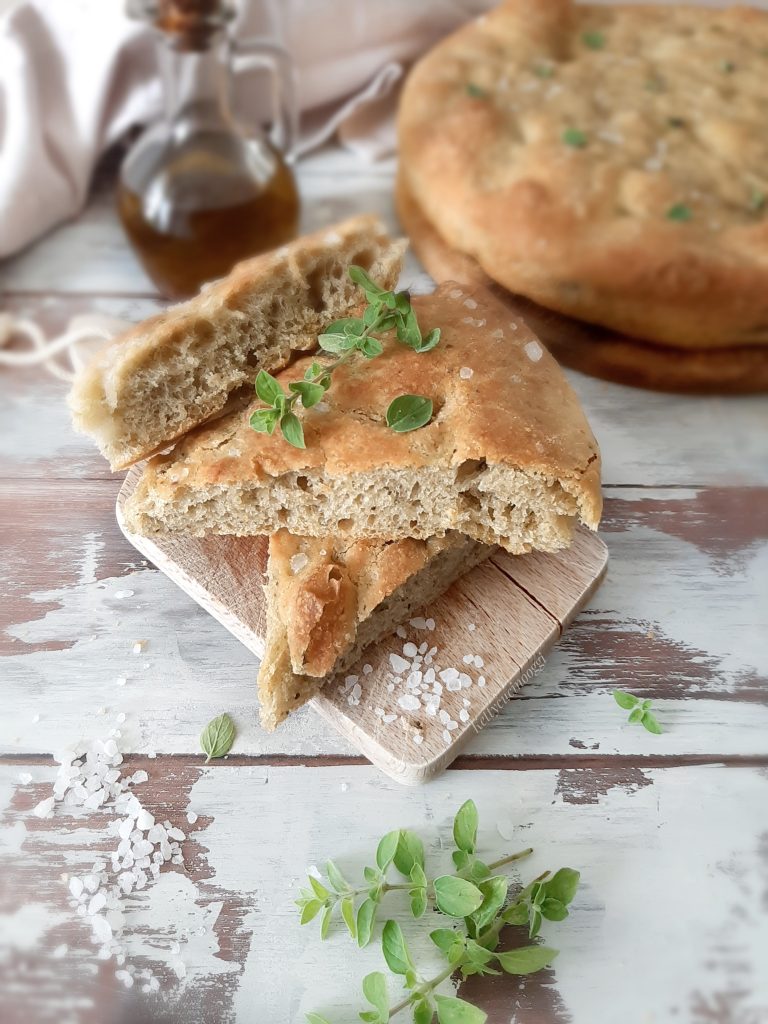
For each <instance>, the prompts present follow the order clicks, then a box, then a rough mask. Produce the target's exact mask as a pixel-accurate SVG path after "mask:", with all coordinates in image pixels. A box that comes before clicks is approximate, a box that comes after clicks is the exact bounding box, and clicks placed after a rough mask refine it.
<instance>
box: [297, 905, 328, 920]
mask: <svg viewBox="0 0 768 1024" xmlns="http://www.w3.org/2000/svg"><path fill="white" fill-rule="evenodd" d="M322 909H323V901H322V900H309V901H308V902H307V903H306V904H305V906H304V909H303V910H302V911H301V917H300V918H299V924H309V922H310V921H311V920H313V918H315V917H317V915H318V914H319V913H320V911H321V910H322Z"/></svg>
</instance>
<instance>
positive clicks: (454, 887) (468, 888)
mask: <svg viewBox="0 0 768 1024" xmlns="http://www.w3.org/2000/svg"><path fill="white" fill-rule="evenodd" d="M434 887H435V902H436V903H437V906H438V909H439V910H441V911H442V912H443V913H444V914H447V915H448V917H469V915H470V914H473V913H474V912H475V911H476V910H477V908H478V907H479V906H480V904H481V903H482V902H483V894H482V892H480V890H479V889H478V887H477V886H476V885H473V884H472V882H468V881H467V880H466V879H465V878H457V877H456V875H441V876H440V878H436V879H435V881H434Z"/></svg>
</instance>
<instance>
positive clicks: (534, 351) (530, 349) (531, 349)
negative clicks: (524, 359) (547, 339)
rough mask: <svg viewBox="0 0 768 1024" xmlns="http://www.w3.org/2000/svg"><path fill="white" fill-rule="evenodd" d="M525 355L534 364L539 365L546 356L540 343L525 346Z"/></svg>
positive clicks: (528, 343)
mask: <svg viewBox="0 0 768 1024" xmlns="http://www.w3.org/2000/svg"><path fill="white" fill-rule="evenodd" d="M525 354H526V355H527V356H528V358H529V359H530V360H531V362H533V363H538V361H539V360H540V359H541V357H542V356H543V355H544V350H543V349H542V347H541V345H540V344H539V343H538V341H529V342H526V345H525Z"/></svg>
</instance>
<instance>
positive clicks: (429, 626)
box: [427, 619, 435, 630]
mask: <svg viewBox="0 0 768 1024" xmlns="http://www.w3.org/2000/svg"><path fill="white" fill-rule="evenodd" d="M434 628H435V620H434V619H427V629H429V630H433V629H434Z"/></svg>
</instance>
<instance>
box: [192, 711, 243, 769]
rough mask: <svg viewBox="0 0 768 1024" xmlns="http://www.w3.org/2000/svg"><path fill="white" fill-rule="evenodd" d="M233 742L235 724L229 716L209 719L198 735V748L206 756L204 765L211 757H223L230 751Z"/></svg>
mask: <svg viewBox="0 0 768 1024" xmlns="http://www.w3.org/2000/svg"><path fill="white" fill-rule="evenodd" d="M234 742H235V723H234V722H233V721H232V719H231V718H230V717H229V715H227V714H224V715H219V716H218V717H217V718H213V719H211V721H210V722H209V723H208V725H206V727H205V728H204V729H203V731H202V733H201V735H200V746H201V748H202V751H203V753H204V754H207V757H206V759H205V763H206V764H208V762H209V761H210V760H211V758H213V757H224V755H225V754H228V753H229V752H230V750H231V749H232V744H233V743H234Z"/></svg>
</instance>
